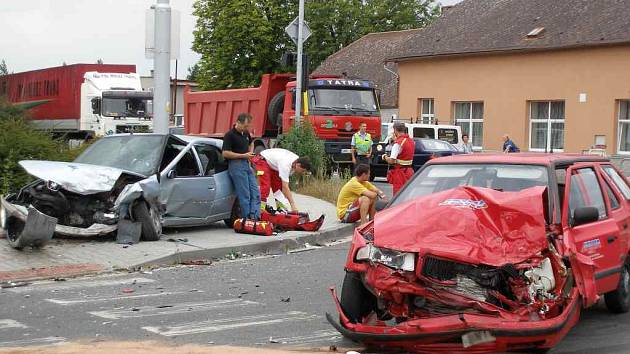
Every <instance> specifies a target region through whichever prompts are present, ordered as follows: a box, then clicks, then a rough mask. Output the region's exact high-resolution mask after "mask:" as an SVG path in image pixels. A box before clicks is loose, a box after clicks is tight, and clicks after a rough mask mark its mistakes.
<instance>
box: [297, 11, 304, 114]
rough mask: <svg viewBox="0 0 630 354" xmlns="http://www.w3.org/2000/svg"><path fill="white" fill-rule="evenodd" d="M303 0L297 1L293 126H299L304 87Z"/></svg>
mask: <svg viewBox="0 0 630 354" xmlns="http://www.w3.org/2000/svg"><path fill="white" fill-rule="evenodd" d="M303 38H304V0H299V11H298V40H297V87H296V93H297V97H296V98H295V124H296V125H299V124H300V120H301V117H302V88H303V87H304V84H305V83H304V82H302V76H303V73H302V70H303V68H302V60H303V51H304V41H303V40H302V39H303Z"/></svg>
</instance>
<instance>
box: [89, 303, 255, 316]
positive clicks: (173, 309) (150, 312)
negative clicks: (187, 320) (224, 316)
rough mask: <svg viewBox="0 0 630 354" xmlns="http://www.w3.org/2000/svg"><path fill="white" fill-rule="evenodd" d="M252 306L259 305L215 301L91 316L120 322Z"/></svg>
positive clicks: (100, 312)
mask: <svg viewBox="0 0 630 354" xmlns="http://www.w3.org/2000/svg"><path fill="white" fill-rule="evenodd" d="M250 305H258V303H257V302H254V301H246V300H243V299H228V300H215V301H209V302H197V303H183V304H176V305H163V306H141V307H132V308H127V309H122V310H120V309H117V310H107V311H93V312H89V314H91V315H94V316H98V317H102V318H107V319H110V320H118V319H121V318H140V317H149V316H160V315H174V314H178V313H189V312H198V311H206V310H215V309H226V308H235V307H243V306H250Z"/></svg>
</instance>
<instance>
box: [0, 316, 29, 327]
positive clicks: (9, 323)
mask: <svg viewBox="0 0 630 354" xmlns="http://www.w3.org/2000/svg"><path fill="white" fill-rule="evenodd" d="M7 328H28V326H27V325H25V324H22V323H20V322H18V321H15V320H11V319H8V318H7V319H0V329H7Z"/></svg>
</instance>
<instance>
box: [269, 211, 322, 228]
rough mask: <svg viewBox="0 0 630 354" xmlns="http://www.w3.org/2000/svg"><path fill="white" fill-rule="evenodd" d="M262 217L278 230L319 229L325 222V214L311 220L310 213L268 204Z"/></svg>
mask: <svg viewBox="0 0 630 354" xmlns="http://www.w3.org/2000/svg"><path fill="white" fill-rule="evenodd" d="M260 219H261V220H264V221H268V222H270V223H272V224H273V225H274V227H275V229H276V230H277V231H317V230H319V229H320V228H321V227H322V225H323V224H324V215H322V216H320V217H319V218H318V219H316V220H311V219H310V216H309V215H308V213H302V212H289V211H285V210H275V209H274V208H272V207H271V206H267V208H266V209H265V210H263V211H262V212H261V213H260Z"/></svg>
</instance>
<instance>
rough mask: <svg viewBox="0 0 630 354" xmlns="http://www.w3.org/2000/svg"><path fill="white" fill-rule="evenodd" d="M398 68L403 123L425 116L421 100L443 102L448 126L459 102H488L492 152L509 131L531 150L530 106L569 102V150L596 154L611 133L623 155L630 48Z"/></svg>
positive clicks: (441, 113) (439, 106)
mask: <svg viewBox="0 0 630 354" xmlns="http://www.w3.org/2000/svg"><path fill="white" fill-rule="evenodd" d="M398 71H399V74H400V90H399V107H400V117H401V118H407V117H417V116H418V99H419V98H434V99H435V115H436V118H438V119H439V121H440V123H446V122H452V121H453V105H452V102H454V101H483V102H484V136H483V147H484V149H485V150H500V148H501V144H502V141H501V136H502V135H503V134H505V133H507V134H509V135H510V136H511V137H512V138H513V139H514V141H515V142H516V144H517V145H519V147H520V148H521V150H523V151H525V150H527V149H528V147H529V120H528V101H536V100H564V101H565V140H564V145H565V151H566V152H580V151H582V150H583V149H588V148H590V147H591V145H593V144H594V139H595V137H594V136H595V135H605V136H606V145H607V148H608V152H609V153H616V152H617V110H618V105H617V103H616V100H619V99H630V46H618V47H606V48H597V49H594V48H591V49H574V50H562V51H554V52H538V53H527V54H509V55H485V56H469V57H459V58H456V57H453V58H439V59H419V60H414V61H405V62H401V63H400V64H399V66H398ZM580 93H586V94H587V101H586V103H580V102H579V95H580Z"/></svg>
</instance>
